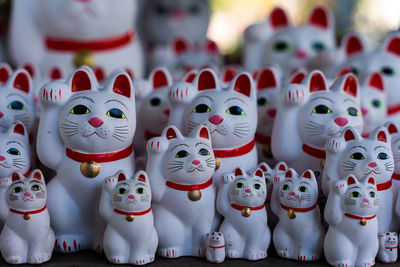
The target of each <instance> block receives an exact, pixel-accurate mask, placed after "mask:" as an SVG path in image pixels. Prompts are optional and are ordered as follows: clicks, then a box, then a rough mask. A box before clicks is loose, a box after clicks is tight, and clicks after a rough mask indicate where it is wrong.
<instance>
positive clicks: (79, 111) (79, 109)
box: [69, 105, 90, 115]
mask: <svg viewBox="0 0 400 267" xmlns="http://www.w3.org/2000/svg"><path fill="white" fill-rule="evenodd" d="M69 113H71V114H75V115H83V114H88V113H90V110H89V109H88V107H87V106H85V105H76V106H75V107H73V108H72V109H71V111H70V112H69Z"/></svg>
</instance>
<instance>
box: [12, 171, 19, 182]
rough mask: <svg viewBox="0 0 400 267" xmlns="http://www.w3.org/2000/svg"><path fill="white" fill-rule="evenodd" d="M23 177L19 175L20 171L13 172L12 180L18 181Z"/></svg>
mask: <svg viewBox="0 0 400 267" xmlns="http://www.w3.org/2000/svg"><path fill="white" fill-rule="evenodd" d="M20 179H21V178H20V177H19V174H18V173H16V172H14V173H13V174H12V181H13V182H14V181H18V180H20Z"/></svg>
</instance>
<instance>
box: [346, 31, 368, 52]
mask: <svg viewBox="0 0 400 267" xmlns="http://www.w3.org/2000/svg"><path fill="white" fill-rule="evenodd" d="M363 50H364V48H363V45H362V43H361V40H360V39H359V38H358V37H357V36H354V35H353V36H350V37H349V39H347V42H346V54H347V55H348V56H350V55H354V54H358V53H360V52H362V51H363Z"/></svg>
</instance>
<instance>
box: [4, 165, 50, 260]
mask: <svg viewBox="0 0 400 267" xmlns="http://www.w3.org/2000/svg"><path fill="white" fill-rule="evenodd" d="M46 195H47V191H46V184H45V182H44V178H43V174H42V172H41V171H40V170H34V171H33V172H32V173H31V175H30V176H29V177H25V176H24V175H23V174H22V172H14V173H12V175H11V176H10V177H6V178H2V179H1V180H0V196H1V209H0V216H1V219H2V220H3V219H5V226H4V228H3V231H2V232H1V234H0V251H1V254H2V256H3V258H4V260H5V261H6V262H7V263H9V264H23V263H29V264H40V263H43V262H46V261H48V260H50V258H51V254H52V252H53V248H54V241H55V237H54V232H53V230H52V229H51V228H50V216H49V212H48V210H47V207H46Z"/></svg>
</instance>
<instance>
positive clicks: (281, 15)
mask: <svg viewBox="0 0 400 267" xmlns="http://www.w3.org/2000/svg"><path fill="white" fill-rule="evenodd" d="M270 23H271V26H272V27H273V28H280V27H287V26H289V21H288V19H287V16H286V12H285V11H284V10H283V9H282V8H279V7H278V8H275V9H274V10H273V11H272V13H271V16H270Z"/></svg>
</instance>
